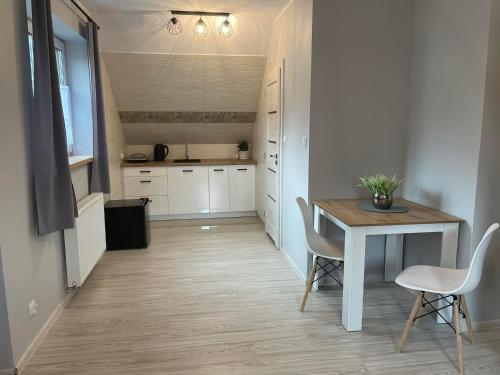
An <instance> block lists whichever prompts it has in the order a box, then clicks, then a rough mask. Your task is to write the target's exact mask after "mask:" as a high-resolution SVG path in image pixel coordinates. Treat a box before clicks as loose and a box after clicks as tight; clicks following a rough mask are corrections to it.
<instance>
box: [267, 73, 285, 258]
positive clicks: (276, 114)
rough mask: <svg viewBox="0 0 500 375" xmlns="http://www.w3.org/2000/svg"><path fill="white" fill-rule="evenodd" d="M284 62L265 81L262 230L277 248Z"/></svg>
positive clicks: (279, 210) (278, 238) (278, 246)
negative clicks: (264, 157) (264, 182)
mask: <svg viewBox="0 0 500 375" xmlns="http://www.w3.org/2000/svg"><path fill="white" fill-rule="evenodd" d="M283 71H284V64H283V65H281V66H277V67H276V68H275V69H274V70H273V71H272V73H271V74H270V75H269V78H268V80H267V82H266V117H267V142H266V155H267V157H266V205H265V209H266V221H265V228H266V233H267V234H269V236H270V237H271V239H272V240H273V241H274V244H275V246H276V247H277V248H278V249H280V248H281V196H282V194H281V192H282V157H281V156H282V134H283V131H282V127H283V126H282V108H283V100H282V81H283V79H282V78H283Z"/></svg>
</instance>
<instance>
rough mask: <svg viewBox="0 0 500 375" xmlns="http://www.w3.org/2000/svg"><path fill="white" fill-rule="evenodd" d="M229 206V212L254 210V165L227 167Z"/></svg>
mask: <svg viewBox="0 0 500 375" xmlns="http://www.w3.org/2000/svg"><path fill="white" fill-rule="evenodd" d="M229 208H230V211H231V212H237V211H255V166H254V165H231V166H230V167H229Z"/></svg>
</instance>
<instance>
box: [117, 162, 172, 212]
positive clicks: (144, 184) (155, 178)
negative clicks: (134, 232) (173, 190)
mask: <svg viewBox="0 0 500 375" xmlns="http://www.w3.org/2000/svg"><path fill="white" fill-rule="evenodd" d="M123 190H124V196H125V199H138V198H148V199H149V201H150V202H149V204H148V212H149V215H150V216H153V215H167V214H168V196H167V195H168V189H167V170H166V169H165V168H159V167H153V168H142V167H138V168H124V169H123Z"/></svg>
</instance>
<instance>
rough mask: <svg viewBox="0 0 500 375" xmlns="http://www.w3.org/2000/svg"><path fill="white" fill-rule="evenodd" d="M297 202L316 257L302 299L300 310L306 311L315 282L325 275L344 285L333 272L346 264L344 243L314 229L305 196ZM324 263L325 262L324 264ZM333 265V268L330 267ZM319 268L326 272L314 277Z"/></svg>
mask: <svg viewBox="0 0 500 375" xmlns="http://www.w3.org/2000/svg"><path fill="white" fill-rule="evenodd" d="M297 203H298V205H299V207H300V211H301V212H302V218H303V219H304V230H305V234H306V245H307V250H308V251H309V252H310V253H312V255H313V257H314V263H313V266H312V269H311V274H310V275H309V278H308V280H307V285H306V291H305V293H304V299H303V300H302V305H301V306H300V311H304V307H305V306H306V302H307V297H308V296H309V293H310V292H311V289H312V286H313V284H314V283H315V282H316V281H318V280H319V279H321V278H323V277H324V276H327V275H328V276H330V277H331V278H333V279H334V280H335V281H336V282H337V283H339V284H340V286H342V284H341V283H340V281H338V280H337V279H336V278H335V277H334V276H333V274H332V272H333V271H335V270H337V269H338V270H341V271H342V270H343V264H344V246H343V244H342V243H340V242H338V241H334V240H331V239H328V238H325V237H322V236H320V235H319V234H318V233H316V232H315V231H314V227H313V219H312V215H311V210H310V209H309V206H308V205H307V203H306V202H305V201H304V199H303V198H301V197H298V198H297ZM321 259H325V262H322V261H321ZM322 263H323V264H322ZM330 266H332V267H333V268H332V269H330V268H331V267H330ZM318 269H322V270H323V271H324V272H325V273H324V274H323V275H322V276H320V277H318V278H317V279H316V280H315V279H314V277H315V276H316V272H317V271H318Z"/></svg>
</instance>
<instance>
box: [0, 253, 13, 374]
mask: <svg viewBox="0 0 500 375" xmlns="http://www.w3.org/2000/svg"><path fill="white" fill-rule="evenodd" d="M13 367H14V363H13V358H12V345H11V342H10V329H9V316H8V313H7V298H6V295H5V284H4V277H3V268H2V249H1V248H0V373H2V370H5V369H11V368H13Z"/></svg>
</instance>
